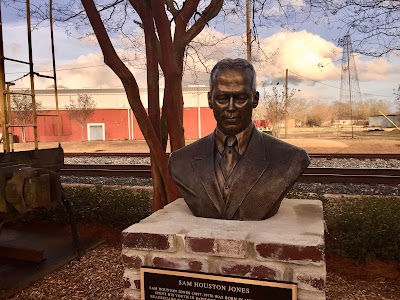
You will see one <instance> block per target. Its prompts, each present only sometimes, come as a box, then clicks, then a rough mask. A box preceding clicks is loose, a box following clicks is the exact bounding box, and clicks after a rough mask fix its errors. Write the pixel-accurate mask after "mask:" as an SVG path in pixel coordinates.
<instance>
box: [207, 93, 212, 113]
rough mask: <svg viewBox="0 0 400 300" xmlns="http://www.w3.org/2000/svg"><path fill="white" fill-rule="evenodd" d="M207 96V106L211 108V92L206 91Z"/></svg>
mask: <svg viewBox="0 0 400 300" xmlns="http://www.w3.org/2000/svg"><path fill="white" fill-rule="evenodd" d="M207 98H208V107H209V108H211V109H212V99H211V92H208V93H207Z"/></svg>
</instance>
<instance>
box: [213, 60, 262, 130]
mask: <svg viewBox="0 0 400 300" xmlns="http://www.w3.org/2000/svg"><path fill="white" fill-rule="evenodd" d="M259 98H260V96H259V93H258V92H257V91H256V72H255V70H254V68H253V66H252V65H251V64H250V63H248V62H247V61H246V60H244V59H240V58H237V59H230V58H228V59H223V60H221V61H219V62H218V63H217V64H216V65H215V66H214V68H213V69H212V71H211V76H210V92H209V93H208V105H209V107H210V108H211V109H212V110H213V111H214V117H215V119H216V121H217V126H218V128H219V129H220V130H221V131H222V132H223V133H224V134H226V135H236V134H238V133H240V132H242V131H243V130H245V129H246V128H247V127H248V126H249V125H250V124H251V123H252V112H253V108H256V107H257V105H258V100H259Z"/></svg>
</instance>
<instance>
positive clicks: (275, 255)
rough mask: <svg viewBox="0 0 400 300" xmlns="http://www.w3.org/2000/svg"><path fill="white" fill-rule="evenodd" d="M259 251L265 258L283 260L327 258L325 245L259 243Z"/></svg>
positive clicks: (257, 249)
mask: <svg viewBox="0 0 400 300" xmlns="http://www.w3.org/2000/svg"><path fill="white" fill-rule="evenodd" d="M255 248H256V251H257V253H258V254H259V255H260V256H261V257H263V258H269V259H278V260H283V261H292V260H311V261H313V262H322V261H324V258H325V252H324V246H323V245H315V246H300V245H286V244H265V243H261V244H257V245H256V246H255Z"/></svg>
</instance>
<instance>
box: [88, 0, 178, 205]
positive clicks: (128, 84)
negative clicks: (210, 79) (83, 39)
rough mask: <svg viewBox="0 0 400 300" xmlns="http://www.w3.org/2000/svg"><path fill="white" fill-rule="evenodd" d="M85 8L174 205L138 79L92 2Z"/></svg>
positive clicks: (170, 182) (165, 165) (164, 159)
mask: <svg viewBox="0 0 400 300" xmlns="http://www.w3.org/2000/svg"><path fill="white" fill-rule="evenodd" d="M141 3H143V2H141ZM82 4H83V6H84V8H85V11H86V14H87V16H88V18H89V21H90V23H91V25H92V28H93V31H94V33H95V35H96V37H97V40H98V42H99V45H100V48H101V50H102V52H103V55H104V62H105V64H106V65H108V66H109V67H110V68H111V69H112V70H113V72H114V73H115V74H116V75H117V76H118V77H119V78H120V80H121V82H122V84H123V86H124V89H125V92H126V95H127V98H128V101H129V104H130V106H131V108H132V111H133V113H134V115H135V117H136V120H137V121H138V124H139V127H140V130H141V131H142V133H143V136H144V137H145V139H146V142H147V145H148V146H149V148H150V151H151V152H152V157H153V158H154V159H153V162H154V163H155V164H156V166H157V168H158V169H159V171H160V174H161V176H162V178H163V180H164V186H165V188H166V192H167V193H166V194H167V200H168V202H172V201H173V200H175V199H176V198H178V196H179V192H178V189H177V187H176V185H175V183H174V182H173V180H172V178H171V175H170V173H169V170H168V159H167V157H166V155H165V151H164V150H163V149H162V147H161V142H160V140H159V138H158V136H157V134H156V131H155V130H154V127H153V125H152V124H151V121H150V118H149V116H148V115H147V113H146V110H145V109H144V106H143V104H142V101H141V99H140V93H139V87H138V85H137V82H136V79H135V77H134V76H133V74H132V73H131V72H130V71H129V69H128V68H127V67H126V65H125V64H124V63H123V62H122V61H121V59H120V58H119V56H118V55H117V53H116V51H115V49H114V46H113V45H112V43H111V40H110V38H109V36H108V33H107V31H106V29H105V27H104V24H103V22H102V20H101V18H100V15H99V12H98V11H97V9H96V6H95V5H94V3H93V0H82Z"/></svg>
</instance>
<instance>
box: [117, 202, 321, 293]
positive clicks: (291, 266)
mask: <svg viewBox="0 0 400 300" xmlns="http://www.w3.org/2000/svg"><path fill="white" fill-rule="evenodd" d="M324 246H325V245H324V223H323V212H322V203H321V201H318V200H299V199H284V200H283V201H282V204H281V207H280V209H279V211H278V213H277V214H276V215H275V216H273V217H272V218H269V219H267V220H263V221H229V220H218V219H206V218H199V217H195V216H193V214H192V212H191V211H190V210H189V208H188V206H187V205H186V203H185V202H184V200H183V199H178V200H176V201H174V202H173V203H171V204H169V205H167V206H166V207H164V209H162V210H159V211H157V212H156V213H154V214H152V215H151V216H149V217H148V218H146V219H144V220H142V221H141V222H140V223H137V224H134V225H132V226H130V227H129V228H127V229H125V230H124V231H123V232H122V260H123V263H124V268H125V271H124V283H125V287H126V289H125V292H124V299H127V300H128V299H140V280H139V270H140V267H141V266H150V267H156V268H167V269H174V270H187V271H193V272H205V273H213V274H222V275H234V276H241V277H249V278H257V279H266V280H279V281H289V282H297V283H298V299H299V300H311V299H313V300H320V299H321V300H322V299H325V279H326V265H325V252H324Z"/></svg>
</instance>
